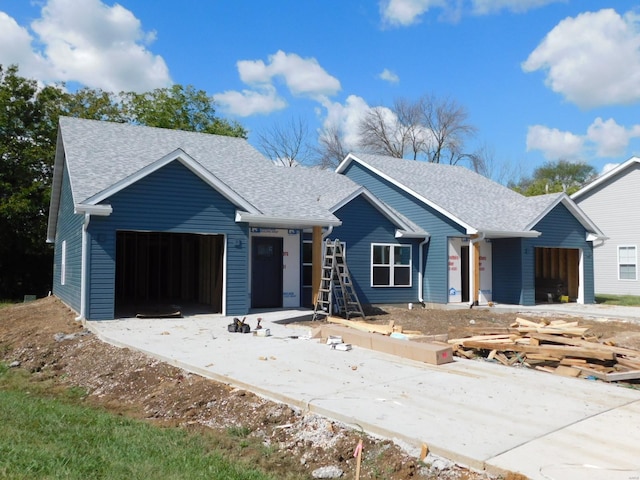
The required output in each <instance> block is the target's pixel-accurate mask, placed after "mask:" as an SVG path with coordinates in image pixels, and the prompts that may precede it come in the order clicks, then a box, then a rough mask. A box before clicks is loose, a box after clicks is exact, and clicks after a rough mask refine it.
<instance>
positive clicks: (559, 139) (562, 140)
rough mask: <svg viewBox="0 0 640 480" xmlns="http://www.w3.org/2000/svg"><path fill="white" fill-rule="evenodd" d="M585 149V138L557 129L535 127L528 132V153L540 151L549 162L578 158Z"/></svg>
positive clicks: (542, 126) (541, 126)
mask: <svg viewBox="0 0 640 480" xmlns="http://www.w3.org/2000/svg"><path fill="white" fill-rule="evenodd" d="M583 147H584V140H583V138H581V137H580V136H578V135H575V134H573V133H571V132H562V131H560V130H558V129H557V128H549V127H546V126H544V125H533V126H531V127H529V130H528V132H527V151H531V150H540V151H541V152H542V154H543V155H544V157H545V158H546V159H548V160H558V159H566V160H570V159H572V158H577V157H578V156H579V155H580V153H581V152H582V149H583Z"/></svg>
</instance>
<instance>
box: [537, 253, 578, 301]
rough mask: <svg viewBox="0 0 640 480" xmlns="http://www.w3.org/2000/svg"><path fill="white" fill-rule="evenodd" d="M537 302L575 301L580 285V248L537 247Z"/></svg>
mask: <svg viewBox="0 0 640 480" xmlns="http://www.w3.org/2000/svg"><path fill="white" fill-rule="evenodd" d="M535 255H536V302H560V301H561V299H562V298H561V297H568V301H570V302H575V301H576V299H577V298H578V289H579V286H580V271H579V270H580V267H579V264H580V250H578V249H575V248H542V247H538V248H536V249H535Z"/></svg>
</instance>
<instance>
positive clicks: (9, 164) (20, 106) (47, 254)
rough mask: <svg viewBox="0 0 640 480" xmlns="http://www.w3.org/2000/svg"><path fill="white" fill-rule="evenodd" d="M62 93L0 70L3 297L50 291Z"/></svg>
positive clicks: (0, 283) (0, 268)
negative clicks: (50, 228) (52, 196)
mask: <svg viewBox="0 0 640 480" xmlns="http://www.w3.org/2000/svg"><path fill="white" fill-rule="evenodd" d="M64 97H65V94H64V92H63V91H62V90H61V89H60V88H58V87H56V86H48V87H44V88H39V87H38V84H37V82H36V81H35V80H28V79H25V78H22V77H20V76H19V75H18V67H17V66H10V67H9V68H7V69H4V68H2V67H1V66H0V297H1V298H19V296H20V294H23V295H24V294H43V293H46V291H47V289H48V288H50V284H51V281H50V278H51V273H50V272H51V260H52V251H51V248H50V246H48V245H47V244H46V243H45V238H46V225H47V213H48V212H47V210H48V205H49V191H50V190H49V185H50V181H51V170H52V168H51V167H52V163H53V162H52V160H53V156H54V152H55V142H56V135H57V128H58V126H57V119H58V114H59V112H60V106H61V102H62V100H63V99H64Z"/></svg>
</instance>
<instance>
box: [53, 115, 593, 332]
mask: <svg viewBox="0 0 640 480" xmlns="http://www.w3.org/2000/svg"><path fill="white" fill-rule="evenodd" d="M601 236H602V235H601V233H600V231H599V230H598V229H597V228H596V227H595V225H593V224H592V223H591V221H590V220H589V219H588V218H587V217H586V216H585V215H584V214H583V213H582V211H581V210H580V209H579V208H578V207H577V206H576V205H575V203H574V202H573V201H572V200H571V199H569V198H568V197H567V196H566V195H562V194H560V195H551V196H543V197H534V198H525V197H522V196H520V195H519V194H517V193H515V192H512V191H511V190H509V189H506V188H504V187H502V186H500V185H498V184H496V183H494V182H491V181H490V180H487V179H486V178H483V177H481V176H480V175H477V174H475V173H473V172H471V171H469V170H467V169H464V168H461V167H452V166H446V165H434V164H426V163H422V162H412V161H406V160H398V159H395V158H394V159H391V158H386V157H376V156H371V155H354V154H351V155H349V156H348V157H347V158H346V159H345V160H344V162H343V163H342V164H341V165H340V167H339V168H338V170H337V171H336V172H331V171H325V170H319V169H312V168H303V167H295V168H285V167H278V166H275V165H273V163H272V162H270V161H269V160H267V159H266V158H264V157H263V156H262V155H261V154H260V153H259V152H258V151H256V150H255V149H254V148H253V147H251V146H250V145H249V143H248V142H247V141H246V140H243V139H239V138H231V137H223V136H217V135H208V134H202V133H194V132H183V131H177V130H166V129H160V128H150V127H143V126H132V125H126V124H118V123H109V122H99V121H93V120H81V119H74V118H61V119H60V126H59V133H58V142H57V151H56V158H55V163H54V173H53V182H52V192H51V203H50V211H49V224H48V241H50V242H52V243H54V244H55V254H54V265H53V270H54V283H53V293H54V294H55V295H56V296H58V297H59V298H60V299H62V300H63V301H64V302H65V303H66V304H67V305H69V306H70V307H71V308H73V309H74V310H75V311H76V312H78V316H79V318H87V319H92V320H100V319H111V318H115V317H120V316H130V315H133V314H135V313H139V312H144V311H153V310H154V309H156V308H158V307H159V306H162V305H165V304H169V305H178V306H180V307H181V308H183V309H185V310H186V309H192V310H195V309H198V310H203V311H207V312H214V313H220V314H223V315H246V314H247V313H248V312H250V311H252V310H255V309H264V308H293V307H300V306H311V305H312V304H313V295H314V290H315V292H317V285H318V283H319V278H320V269H321V261H319V260H318V258H319V256H318V254H319V253H320V252H321V250H322V241H323V239H339V240H340V242H341V243H343V245H344V247H345V252H346V258H347V261H348V266H349V270H350V271H351V273H352V279H353V282H354V285H355V288H356V291H357V293H358V296H359V297H360V301H361V303H363V304H367V303H368V304H375V303H408V302H414V303H416V302H424V303H432V304H446V303H451V302H458V303H459V302H469V303H473V302H478V303H486V302H489V301H497V302H503V303H514V304H524V305H529V304H532V303H534V302H535V301H536V299H535V295H536V290H543V289H547V288H548V286H547V285H548V284H552V283H554V282H558V281H559V282H561V283H562V285H563V288H564V291H566V293H567V294H568V295H569V296H570V297H571V298H572V299H575V300H577V301H580V302H586V303H589V302H592V301H593V261H592V240H593V239H594V238H599V237H601Z"/></svg>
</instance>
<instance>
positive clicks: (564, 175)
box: [509, 160, 597, 197]
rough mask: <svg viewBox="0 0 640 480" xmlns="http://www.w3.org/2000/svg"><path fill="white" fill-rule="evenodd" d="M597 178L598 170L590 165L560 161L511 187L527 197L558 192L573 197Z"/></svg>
mask: <svg viewBox="0 0 640 480" xmlns="http://www.w3.org/2000/svg"><path fill="white" fill-rule="evenodd" d="M596 176H597V171H596V169H595V168H594V167H592V166H591V165H589V164H588V163H585V162H570V161H568V160H558V161H557V162H547V163H545V164H544V165H542V166H540V167H538V168H536V169H535V170H534V171H533V174H532V175H531V177H524V178H522V179H521V180H520V181H519V182H518V183H511V184H510V185H509V187H510V188H512V189H513V190H515V191H516V192H519V193H521V194H523V195H525V196H527V197H532V196H535V195H544V194H545V193H557V192H565V193H566V194H567V195H571V194H572V193H574V192H576V191H578V190H580V188H581V187H582V186H583V185H585V184H586V183H587V182H589V181H590V180H592V179H594V178H595V177H596Z"/></svg>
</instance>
